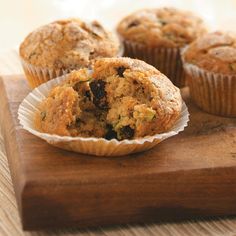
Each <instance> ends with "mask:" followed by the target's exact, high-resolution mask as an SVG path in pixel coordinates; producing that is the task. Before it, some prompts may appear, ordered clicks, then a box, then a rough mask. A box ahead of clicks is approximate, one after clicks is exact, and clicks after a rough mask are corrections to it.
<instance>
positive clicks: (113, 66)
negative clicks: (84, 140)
mask: <svg viewBox="0 0 236 236" xmlns="http://www.w3.org/2000/svg"><path fill="white" fill-rule="evenodd" d="M181 108H182V98H181V95H180V91H179V89H178V88H176V87H175V86H174V85H173V84H172V83H171V81H170V80H169V79H168V78H167V77H166V76H165V75H163V74H162V73H160V72H159V71H158V70H157V69H155V68H154V67H152V66H150V65H148V64H146V63H145V62H143V61H140V60H137V59H130V58H101V59H97V60H96V61H95V63H94V65H93V66H92V70H89V69H80V70H76V71H73V72H71V73H70V74H68V75H67V76H66V79H65V80H64V81H63V82H62V83H61V84H59V85H58V86H56V87H54V88H53V89H52V90H51V91H50V93H49V95H48V96H47V98H45V99H44V100H43V101H42V103H41V104H40V106H39V108H38V111H37V112H36V114H35V127H36V128H37V130H39V131H40V132H44V133H49V134H57V135H60V136H72V137H77V136H80V137H96V138H105V139H108V140H110V139H117V140H124V139H131V140H132V139H136V138H142V137H146V136H152V135H155V134H159V133H164V132H167V131H168V130H170V129H171V128H172V127H173V126H174V125H175V123H176V121H177V120H178V119H179V117H180V113H181Z"/></svg>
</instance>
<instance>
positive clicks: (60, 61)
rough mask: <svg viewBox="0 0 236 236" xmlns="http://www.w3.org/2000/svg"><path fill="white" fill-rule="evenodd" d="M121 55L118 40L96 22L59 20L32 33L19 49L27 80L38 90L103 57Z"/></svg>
mask: <svg viewBox="0 0 236 236" xmlns="http://www.w3.org/2000/svg"><path fill="white" fill-rule="evenodd" d="M119 53H120V44H119V41H118V39H117V38H116V37H115V36H114V35H112V34H111V33H110V32H108V31H106V30H105V29H104V28H103V27H102V25H101V24H100V23H98V22H97V21H93V22H84V21H81V20H79V19H67V20H58V21H55V22H52V23H50V24H47V25H44V26H42V27H40V28H38V29H36V30H35V31H33V32H32V33H30V34H29V35H28V36H27V37H26V39H25V40H24V42H23V43H22V44H21V45H20V57H21V59H22V64H23V68H24V71H25V74H26V77H27V79H28V80H29V82H30V85H31V86H32V87H35V86H37V85H39V84H41V83H43V82H45V81H47V80H49V79H52V78H54V77H56V76H59V75H62V74H63V73H64V72H69V71H71V70H74V69H79V68H82V67H88V66H90V65H91V61H92V60H93V59H95V58H100V57H114V56H117V55H118V54H119Z"/></svg>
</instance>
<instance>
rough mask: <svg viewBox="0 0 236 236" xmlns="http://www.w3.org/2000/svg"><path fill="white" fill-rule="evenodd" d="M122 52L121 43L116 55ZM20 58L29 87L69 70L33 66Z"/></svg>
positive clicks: (120, 54)
mask: <svg viewBox="0 0 236 236" xmlns="http://www.w3.org/2000/svg"><path fill="white" fill-rule="evenodd" d="M123 53H124V47H123V45H122V44H121V46H120V50H119V52H118V54H117V57H121V56H122V55H123ZM20 60H21V65H22V67H23V70H24V72H25V76H26V78H27V80H28V82H29V85H30V87H31V88H36V87H38V86H39V85H40V84H42V83H45V82H47V81H49V80H51V79H54V78H57V77H59V76H62V75H66V74H67V73H69V72H70V71H71V70H70V69H52V68H47V67H40V66H34V65H32V64H30V63H28V62H26V61H25V60H24V59H23V58H20Z"/></svg>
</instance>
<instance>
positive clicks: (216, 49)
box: [182, 32, 236, 117]
mask: <svg viewBox="0 0 236 236" xmlns="http://www.w3.org/2000/svg"><path fill="white" fill-rule="evenodd" d="M182 58H183V63H184V69H185V71H186V73H187V75H188V84H189V87H190V94H191V97H192V99H193V101H194V102H195V103H196V105H197V106H199V107H200V108H201V109H203V110H204V111H207V112H209V113H212V114H216V115H222V116H229V117H236V35H235V34H233V33H226V32H213V33H209V34H206V35H205V36H203V37H201V38H199V39H197V40H196V41H194V42H193V43H191V44H190V45H189V46H188V47H187V48H186V49H185V50H184V51H183V54H182Z"/></svg>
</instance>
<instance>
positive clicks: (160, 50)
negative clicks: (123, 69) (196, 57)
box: [117, 7, 207, 87]
mask: <svg viewBox="0 0 236 236" xmlns="http://www.w3.org/2000/svg"><path fill="white" fill-rule="evenodd" d="M117 31H118V33H119V35H120V36H121V39H122V41H123V42H124V46H125V55H126V56H130V57H133V58H138V59H142V60H144V61H146V62H148V63H150V64H152V65H154V66H155V67H156V68H157V69H159V70H160V71H161V72H162V73H164V74H166V75H167V77H169V78H170V79H171V80H172V82H173V83H174V84H175V85H176V86H178V87H183V86H184V85H185V78H184V74H183V68H182V63H181V57H180V50H181V49H182V48H183V47H184V46H186V45H188V44H189V43H191V42H192V41H193V40H195V39H196V38H197V37H199V36H201V35H203V34H204V33H206V32H207V30H206V27H205V26H204V24H203V21H202V20H201V19H200V18H199V17H197V16H195V15H193V14H192V13H191V12H188V11H182V10H178V9H175V8H166V7H165V8H159V9H144V10H139V11H137V12H135V13H133V14H131V15H129V16H127V17H125V18H124V19H122V20H121V22H120V23H119V24H118V27H117Z"/></svg>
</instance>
